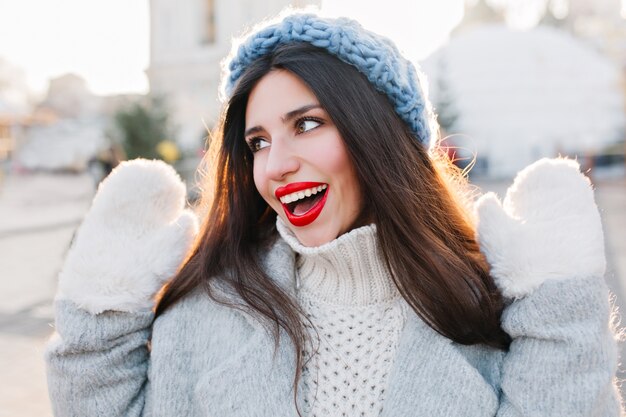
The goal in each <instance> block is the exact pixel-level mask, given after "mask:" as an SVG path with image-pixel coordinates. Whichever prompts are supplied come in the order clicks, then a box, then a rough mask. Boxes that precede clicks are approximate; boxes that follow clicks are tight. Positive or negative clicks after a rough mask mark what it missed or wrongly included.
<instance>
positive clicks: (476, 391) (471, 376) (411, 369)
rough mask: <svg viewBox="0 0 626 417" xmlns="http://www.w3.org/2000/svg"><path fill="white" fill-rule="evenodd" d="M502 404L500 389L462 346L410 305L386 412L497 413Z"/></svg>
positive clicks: (385, 415)
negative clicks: (474, 364) (484, 376)
mask: <svg viewBox="0 0 626 417" xmlns="http://www.w3.org/2000/svg"><path fill="white" fill-rule="evenodd" d="M407 308H408V306H407ZM497 406H498V398H497V395H496V393H495V392H494V391H493V389H492V388H491V386H490V385H489V384H488V383H486V382H485V381H484V380H483V378H482V376H481V375H480V374H479V372H478V371H477V370H476V369H475V368H474V367H473V366H472V365H471V364H469V363H468V362H467V361H466V360H465V357H464V356H463V355H462V354H461V353H460V351H459V350H458V347H457V346H456V345H455V344H454V343H453V342H452V341H451V340H450V339H448V338H446V337H444V336H442V335H440V334H439V333H437V332H436V331H435V330H433V329H432V328H431V327H430V326H428V325H427V324H426V323H424V322H423V321H422V320H421V319H420V318H419V317H418V316H417V314H415V313H414V312H413V310H411V309H410V308H409V314H408V318H407V323H406V325H405V328H404V330H403V333H402V336H401V338H400V342H399V345H398V351H397V355H396V359H395V362H394V365H393V368H392V372H391V374H390V380H389V383H388V389H387V395H386V398H385V404H384V406H383V413H382V416H383V417H396V416H397V417H400V416H403V417H404V416H430V417H436V416H451V415H463V416H493V415H495V413H496V410H497Z"/></svg>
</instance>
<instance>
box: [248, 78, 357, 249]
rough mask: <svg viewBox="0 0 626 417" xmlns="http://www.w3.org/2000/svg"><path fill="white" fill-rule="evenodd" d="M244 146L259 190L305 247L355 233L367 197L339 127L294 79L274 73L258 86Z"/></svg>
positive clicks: (252, 96) (253, 93)
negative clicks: (351, 230) (352, 230)
mask: <svg viewBox="0 0 626 417" xmlns="http://www.w3.org/2000/svg"><path fill="white" fill-rule="evenodd" d="M245 139H246V142H247V143H248V146H250V148H251V149H252V151H253V153H254V183H255V184H256V188H257V190H258V191H259V193H260V194H261V196H262V197H263V199H265V201H266V202H267V203H268V204H269V205H270V206H271V207H272V208H273V209H274V210H275V211H276V213H278V215H279V216H281V217H282V219H283V220H284V221H285V223H286V224H287V225H288V226H289V228H290V229H291V230H292V231H293V232H294V234H295V235H296V237H297V238H298V240H299V241H300V243H302V244H303V245H305V246H319V245H322V244H324V243H327V242H330V241H331V240H333V239H335V238H336V237H338V236H340V235H341V234H343V233H345V232H347V231H349V228H350V227H351V226H352V224H353V223H354V221H355V220H356V219H357V217H358V215H359V213H360V211H361V205H362V203H361V202H362V199H361V191H360V187H359V184H358V180H357V177H356V173H355V171H354V167H353V166H352V163H351V162H350V159H349V157H348V153H347V152H346V148H345V145H344V143H343V140H342V139H341V136H340V135H339V132H338V131H337V127H336V126H335V125H334V124H333V122H332V120H331V119H330V117H329V116H328V114H327V113H326V111H324V109H322V108H321V107H320V104H319V101H318V100H317V98H316V97H315V94H313V92H312V91H311V90H310V89H309V88H308V87H307V86H306V85H305V84H304V83H303V82H302V81H301V80H300V79H299V78H298V77H296V76H295V75H293V74H292V73H290V72H288V71H285V70H273V71H271V72H270V73H268V74H267V75H265V76H264V77H263V78H262V79H261V80H260V81H259V82H258V83H257V85H256V86H255V87H254V89H253V90H252V91H251V93H250V97H249V98H248V105H247V107H246V133H245Z"/></svg>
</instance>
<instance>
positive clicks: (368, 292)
mask: <svg viewBox="0 0 626 417" xmlns="http://www.w3.org/2000/svg"><path fill="white" fill-rule="evenodd" d="M277 228H278V230H279V233H280V234H281V236H282V237H283V239H285V241H287V243H288V244H289V245H290V246H291V247H292V249H293V250H294V251H295V252H296V253H298V254H299V257H298V260H297V275H298V280H299V288H298V292H297V299H298V301H299V303H300V306H301V307H302V309H303V310H304V312H305V314H306V316H307V318H308V319H309V320H310V321H311V323H312V324H313V326H314V327H309V328H308V330H309V332H310V335H311V339H312V343H311V344H309V345H307V346H306V347H305V352H304V354H305V358H306V359H310V360H309V361H308V362H306V364H305V366H304V369H303V375H302V383H303V387H304V395H305V397H304V405H305V408H304V411H305V413H306V414H307V415H309V416H379V415H380V414H381V412H382V406H383V401H384V398H385V391H386V388H387V385H388V380H389V373H390V370H391V368H392V364H393V361H394V358H395V355H396V350H397V346H398V341H399V338H400V333H401V331H402V328H403V326H404V323H405V321H406V314H407V310H406V303H404V301H403V299H402V297H401V296H400V293H399V292H398V290H397V289H396V287H395V285H394V284H393V282H392V280H391V276H390V275H389V273H388V271H387V269H386V268H385V267H384V263H383V261H382V257H381V254H380V253H379V252H378V250H377V247H376V227H375V226H374V225H370V226H364V227H361V228H358V229H355V230H353V231H351V232H349V233H347V234H344V235H342V236H340V237H339V238H337V239H335V240H333V241H332V242H330V243H327V244H325V245H322V246H319V247H314V248H311V247H305V246H302V245H301V244H300V243H299V242H298V240H297V239H296V238H295V236H294V235H293V234H292V233H291V231H289V229H288V228H287V226H286V225H285V224H284V223H283V222H282V220H280V218H279V219H278V220H277ZM318 337H319V338H318Z"/></svg>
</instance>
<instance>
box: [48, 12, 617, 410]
mask: <svg viewBox="0 0 626 417" xmlns="http://www.w3.org/2000/svg"><path fill="white" fill-rule="evenodd" d="M225 96H226V99H227V103H226V105H225V109H224V116H223V119H222V122H221V125H220V127H219V130H218V134H217V135H216V137H215V138H214V139H213V141H212V143H211V149H210V152H209V153H208V154H207V155H208V156H207V158H208V159H207V161H208V164H207V166H208V170H209V172H208V173H207V184H206V187H205V194H204V196H203V197H204V198H203V201H202V204H201V205H200V206H199V207H198V208H197V212H198V214H200V217H201V225H200V227H199V233H198V226H197V223H196V220H195V218H194V215H193V214H192V213H191V212H189V211H187V210H184V200H185V189H184V186H183V185H182V183H181V182H180V180H179V179H178V178H177V176H176V174H175V173H174V172H173V170H172V169H171V168H169V167H167V166H166V165H165V164H163V163H158V162H154V161H142V160H137V161H132V162H128V163H124V164H122V165H121V166H120V167H119V168H117V169H116V170H115V171H114V172H113V173H112V174H111V175H110V177H109V178H107V179H106V180H105V181H104V182H103V183H102V185H101V187H100V189H99V191H98V193H97V195H96V197H95V199H94V202H93V206H92V208H91V210H90V212H89V213H88V214H87V216H86V218H85V220H84V222H83V224H82V226H81V228H80V229H79V231H78V233H77V236H76V239H75V242H74V245H73V248H72V250H71V252H70V253H69V255H68V258H67V260H66V263H65V266H64V268H63V270H62V273H61V275H60V282H59V293H58V295H57V299H56V312H57V313H56V314H57V316H56V330H57V334H56V335H55V336H54V337H53V339H52V340H51V341H50V343H49V345H48V349H47V353H46V360H47V364H48V379H49V387H50V397H51V399H52V402H53V406H54V409H55V413H56V415H58V416H70V415H71V416H74V415H76V416H78V415H80V416H105V415H106V416H174V415H176V416H228V415H233V416H234V415H236V416H296V415H309V416H342V415H343V416H409V415H411V416H450V415H462V416H481V417H482V416H485V417H486V416H499V417H516V416H531V415H533V416H535V415H536V416H539V415H541V416H544V415H545V416H598V417H599V416H603V417H606V416H618V415H619V414H620V408H621V406H620V399H619V395H618V393H617V391H616V389H615V386H614V382H613V379H614V375H615V372H616V367H617V356H616V355H617V353H616V352H617V351H616V345H615V340H614V333H613V331H612V329H611V326H610V325H609V315H610V306H609V302H608V292H607V288H606V286H605V284H604V282H603V274H604V268H605V261H604V253H603V251H604V248H603V239H602V228H601V225H600V218H599V214H598V210H597V207H596V205H595V203H594V200H593V194H592V190H591V187H590V184H589V181H588V180H587V179H586V178H585V177H584V176H583V175H582V174H581V173H580V172H579V169H578V165H577V164H576V163H575V162H573V161H568V160H542V161H539V162H538V163H536V164H534V165H532V166H530V167H529V168H527V169H525V170H524V171H522V172H521V173H520V174H519V176H518V177H517V178H516V180H515V183H514V185H513V186H512V187H511V188H510V189H509V191H508V192H507V195H506V198H505V200H504V203H503V204H501V203H500V201H499V200H498V199H497V198H496V197H495V196H494V195H492V194H488V195H485V196H483V197H481V199H480V200H479V201H478V202H477V206H476V209H477V214H478V221H477V222H476V221H475V219H474V216H473V214H472V213H471V211H469V210H467V207H466V204H465V202H464V198H463V196H462V194H460V193H459V191H458V190H459V188H458V187H457V186H455V185H454V184H453V181H451V177H450V175H449V172H450V171H449V169H448V168H446V164H448V162H446V161H445V159H443V157H440V156H439V155H440V153H439V151H438V148H437V145H436V143H435V142H436V129H435V128H434V126H435V124H434V122H433V121H432V120H431V111H430V108H429V104H428V102H427V99H426V97H425V96H424V94H423V92H422V89H421V87H420V84H419V77H418V75H417V72H416V70H415V68H414V67H413V65H412V64H411V63H409V62H408V61H407V60H405V59H404V58H403V57H402V56H401V55H400V54H399V53H398V51H397V49H396V48H395V47H394V46H393V44H391V42H389V41H388V40H387V39H385V38H382V37H380V36H378V35H375V34H372V33H371V32H368V31H366V30H364V29H363V28H361V27H360V26H359V25H358V24H357V23H356V22H354V21H351V20H347V19H336V20H333V19H324V18H321V17H319V16H316V15H313V14H289V15H287V16H285V17H284V18H283V20H280V21H278V22H276V23H272V24H268V25H266V26H264V27H262V28H259V29H257V30H256V31H254V32H253V33H252V34H251V35H249V36H248V37H247V38H246V39H245V41H244V42H243V43H242V44H241V45H239V46H238V48H236V49H235V53H234V54H233V56H231V57H230V59H229V66H228V70H227V74H226V78H225ZM479 245H480V246H479ZM479 248H480V249H482V251H481V250H479ZM155 300H157V301H155Z"/></svg>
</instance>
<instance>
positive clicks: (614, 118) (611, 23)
mask: <svg viewBox="0 0 626 417" xmlns="http://www.w3.org/2000/svg"><path fill="white" fill-rule="evenodd" d="M590 3H594V7H590V6H589V4H590ZM554 4H561V5H566V6H568V7H569V8H568V9H566V10H563V9H561V10H559V9H558V8H556V7H554ZM504 22H505V15H504V11H503V10H500V9H497V8H495V7H494V6H491V5H490V3H489V2H488V1H487V0H477V1H476V2H474V3H473V5H472V6H466V13H465V17H464V19H463V20H462V21H461V22H460V24H459V26H458V27H457V28H456V29H455V30H454V31H453V33H452V37H451V40H450V42H449V43H448V44H447V45H445V46H444V47H442V48H441V49H440V50H439V51H437V52H435V53H434V54H433V55H431V56H430V57H429V58H428V59H427V60H425V62H424V63H423V68H424V70H425V71H426V73H427V75H428V78H429V81H430V91H431V98H432V100H433V102H434V105H435V110H436V112H437V113H438V114H439V117H440V123H441V124H442V127H443V128H444V130H445V131H444V134H447V135H451V137H450V139H449V142H450V144H451V145H453V146H458V147H460V148H461V149H460V150H459V151H458V152H457V156H460V157H466V158H472V157H473V156H474V155H476V162H477V166H476V168H475V170H474V172H475V173H480V174H486V175H490V176H511V175H513V174H514V173H515V172H516V171H517V170H519V169H520V168H522V167H524V166H525V165H527V164H528V163H530V162H532V161H533V160H535V159H537V158H540V157H543V156H556V155H557V154H564V155H571V156H575V155H578V156H580V157H584V156H586V155H595V154H599V153H602V152H604V151H605V150H606V149H607V148H609V147H611V146H612V145H615V144H619V143H620V141H621V143H623V140H624V134H625V126H626V111H625V104H624V103H625V102H626V95H625V94H624V68H626V66H625V63H626V50H624V49H623V47H622V46H620V45H623V43H624V42H625V41H626V33H623V30H624V27H625V26H626V25H624V20H623V19H622V18H621V17H620V15H619V1H617V2H616V1H614V0H599V1H598V2H583V1H578V0H570V1H569V2H567V1H560V2H556V1H548V3H547V12H546V15H545V16H544V18H543V19H542V21H541V22H540V24H539V25H538V26H536V27H534V28H532V29H529V30H523V31H520V30H513V29H510V28H509V27H507V26H506V25H505V23H504ZM598 22H601V24H600V23H598ZM592 27H596V28H600V27H602V28H603V29H602V30H600V29H598V30H597V31H595V32H594V31H591V30H590V28H592ZM606 28H613V29H611V30H605V29H606ZM620 28H621V29H620Z"/></svg>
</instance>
